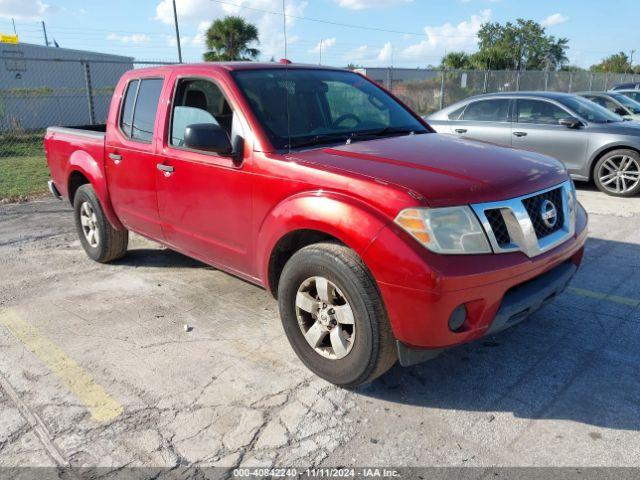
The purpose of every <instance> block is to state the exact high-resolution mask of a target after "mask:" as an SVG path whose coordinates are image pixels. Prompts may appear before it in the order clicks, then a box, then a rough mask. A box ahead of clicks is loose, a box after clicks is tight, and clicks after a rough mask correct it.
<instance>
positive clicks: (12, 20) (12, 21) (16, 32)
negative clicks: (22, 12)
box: [11, 18, 18, 35]
mask: <svg viewBox="0 0 640 480" xmlns="http://www.w3.org/2000/svg"><path fill="white" fill-rule="evenodd" d="M11 23H12V24H13V34H14V35H18V31H17V30H16V21H15V20H14V19H13V18H12V19H11Z"/></svg>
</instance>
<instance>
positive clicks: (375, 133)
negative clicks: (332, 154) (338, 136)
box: [347, 127, 425, 145]
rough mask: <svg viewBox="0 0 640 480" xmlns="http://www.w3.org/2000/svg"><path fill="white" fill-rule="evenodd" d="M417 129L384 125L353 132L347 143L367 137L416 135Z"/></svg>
mask: <svg viewBox="0 0 640 480" xmlns="http://www.w3.org/2000/svg"><path fill="white" fill-rule="evenodd" d="M417 133H425V132H417ZM415 134H416V131H415V130H413V129H410V128H398V127H384V128H381V129H380V130H370V131H362V132H353V133H352V134H351V135H349V138H347V145H349V144H350V143H352V142H353V141H354V140H363V139H365V138H382V137H390V136H396V135H397V136H400V135H415Z"/></svg>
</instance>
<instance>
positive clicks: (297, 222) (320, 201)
mask: <svg viewBox="0 0 640 480" xmlns="http://www.w3.org/2000/svg"><path fill="white" fill-rule="evenodd" d="M387 223H388V222H386V221H385V219H384V218H383V217H382V214H380V213H379V212H375V211H372V210H371V209H370V208H369V207H367V206H366V205H361V204H359V202H357V201H354V200H353V199H351V198H350V197H345V196H343V195H336V196H330V195H323V196H318V195H306V194H305V195H300V196H296V197H294V198H290V199H287V200H285V201H284V202H282V203H280V204H279V205H278V206H276V208H274V209H273V210H272V211H271V212H270V214H269V215H268V216H267V218H266V219H265V221H264V222H263V224H262V225H261V227H260V230H259V232H258V235H257V240H256V242H257V245H256V252H257V254H258V255H257V258H258V260H257V262H258V263H257V266H258V276H259V278H260V279H261V280H262V283H263V285H264V286H265V288H267V289H268V290H269V291H270V292H271V293H272V294H273V295H274V297H275V296H276V295H277V289H278V280H279V277H280V273H281V272H282V268H283V267H284V265H285V263H286V262H287V260H288V259H289V258H291V256H292V255H293V254H294V253H295V252H297V251H298V250H300V249H301V248H303V247H305V246H307V245H311V244H313V243H318V242H324V241H330V242H335V243H339V244H342V245H344V246H346V247H349V248H351V249H352V250H353V251H355V252H356V253H357V254H358V255H359V256H360V257H361V258H362V256H363V253H364V251H365V250H366V249H367V247H368V246H369V245H370V244H371V243H372V242H373V240H374V239H375V238H376V236H377V234H378V233H379V232H380V231H381V230H382V229H383V228H384V226H385V225H386V224H387ZM363 262H364V260H363Z"/></svg>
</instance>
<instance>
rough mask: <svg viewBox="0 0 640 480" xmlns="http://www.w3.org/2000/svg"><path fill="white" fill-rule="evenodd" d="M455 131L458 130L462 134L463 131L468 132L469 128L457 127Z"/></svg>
mask: <svg viewBox="0 0 640 480" xmlns="http://www.w3.org/2000/svg"><path fill="white" fill-rule="evenodd" d="M454 132H456V133H460V134H462V133H467V129H466V128H456V129H455V130H454Z"/></svg>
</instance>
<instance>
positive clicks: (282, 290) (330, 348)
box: [278, 243, 397, 388]
mask: <svg viewBox="0 0 640 480" xmlns="http://www.w3.org/2000/svg"><path fill="white" fill-rule="evenodd" d="M321 292H324V293H321ZM322 297H325V300H326V298H329V300H328V301H323V299H322ZM278 304H279V307H280V316H281V319H282V325H283V327H284V331H285V333H286V335H287V337H288V339H289V342H290V343H291V346H292V348H293V350H294V351H295V352H296V354H297V355H298V357H299V358H300V360H301V361H302V363H304V364H305V365H306V366H307V368H309V370H311V371H312V372H314V373H315V374H316V375H318V376H319V377H322V378H324V379H325V380H327V381H329V382H331V383H333V384H335V385H339V386H342V387H347V388H352V387H356V386H358V385H361V384H363V383H367V382H370V381H371V380H373V379H375V378H377V377H378V376H380V375H382V374H383V373H385V372H386V371H387V370H389V369H390V368H391V367H392V366H393V365H394V364H395V362H396V360H397V354H396V349H395V338H394V336H393V332H392V331H391V326H390V325H389V320H388V318H387V313H386V310H385V308H384V305H383V304H382V300H381V298H380V293H379V292H378V289H377V286H376V284H375V282H374V280H373V278H372V277H371V275H370V273H369V271H368V270H367V268H366V267H365V265H364V263H363V262H362V260H361V259H360V257H358V255H357V254H356V253H355V252H354V251H353V250H351V249H349V248H347V247H345V246H342V245H338V244H335V243H318V244H314V245H310V246H307V247H304V248H302V249H300V250H299V251H298V252H296V253H295V254H294V255H293V256H292V257H291V258H290V259H289V261H288V262H287V263H286V265H285V267H284V269H283V271H282V275H281V277H280V281H279V284H278ZM300 305H302V306H303V308H300ZM318 308H319V309H320V310H318ZM314 312H315V313H314ZM325 313H326V316H325ZM321 317H323V318H324V319H321ZM321 322H322V323H321ZM314 329H315V330H314ZM336 330H338V331H336ZM305 332H306V333H305ZM315 333H317V335H314V334H315ZM310 337H311V341H310ZM336 339H337V340H336ZM316 340H317V341H316ZM313 345H315V347H314V346H313Z"/></svg>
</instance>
